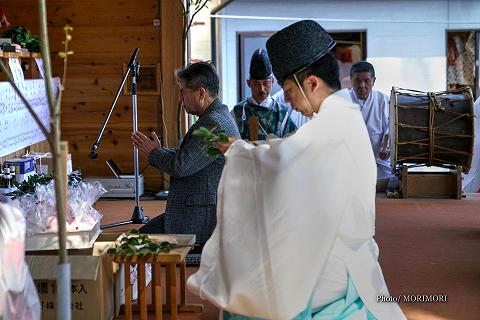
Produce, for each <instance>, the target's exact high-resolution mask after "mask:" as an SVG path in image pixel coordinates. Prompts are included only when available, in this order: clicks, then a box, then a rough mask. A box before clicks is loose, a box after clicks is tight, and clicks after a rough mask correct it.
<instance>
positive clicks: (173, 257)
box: [114, 235, 203, 320]
mask: <svg viewBox="0 0 480 320" xmlns="http://www.w3.org/2000/svg"><path fill="white" fill-rule="evenodd" d="M153 237H154V235H152V236H151V238H153ZM175 238H176V239H177V241H178V244H179V245H193V244H194V243H195V235H175ZM189 250H190V247H184V248H176V249H174V250H172V251H170V252H169V253H160V254H158V255H156V256H152V257H147V258H145V257H138V256H136V255H134V256H132V257H125V256H121V255H114V261H115V262H117V263H119V264H122V265H123V266H124V270H125V272H124V275H125V308H124V311H125V320H131V319H132V311H139V312H140V319H141V320H147V317H148V311H154V312H155V318H154V319H155V320H161V319H162V312H163V311H167V312H170V314H171V316H170V319H172V320H175V319H177V313H178V312H203V305H201V304H187V303H186V299H185V296H186V292H185V290H186V289H185V284H186V282H185V269H186V267H185V257H186V256H187V253H188V251H189ZM147 263H150V264H151V265H152V282H151V285H152V288H151V289H152V299H151V301H152V304H150V305H147V294H146V292H147V290H146V285H145V278H146V274H145V265H146V264H147ZM132 264H136V265H137V272H138V280H137V288H138V303H137V304H136V305H132V283H131V281H130V272H128V271H129V270H130V265H132ZM162 267H164V268H165V271H166V272H165V273H166V275H165V294H166V297H165V298H166V304H165V305H163V304H162V285H161V283H162V281H161V268H162ZM177 268H179V271H180V273H179V278H180V303H177Z"/></svg>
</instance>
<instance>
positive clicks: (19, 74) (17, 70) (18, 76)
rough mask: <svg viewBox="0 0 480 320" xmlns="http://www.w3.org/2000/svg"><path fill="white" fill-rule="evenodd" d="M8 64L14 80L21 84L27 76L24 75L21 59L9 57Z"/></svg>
mask: <svg viewBox="0 0 480 320" xmlns="http://www.w3.org/2000/svg"><path fill="white" fill-rule="evenodd" d="M8 66H9V67H10V72H11V73H12V77H13V81H15V83H16V84H17V85H19V84H21V83H22V82H23V81H24V80H25V78H24V76H23V71H22V66H21V65H20V59H18V58H8Z"/></svg>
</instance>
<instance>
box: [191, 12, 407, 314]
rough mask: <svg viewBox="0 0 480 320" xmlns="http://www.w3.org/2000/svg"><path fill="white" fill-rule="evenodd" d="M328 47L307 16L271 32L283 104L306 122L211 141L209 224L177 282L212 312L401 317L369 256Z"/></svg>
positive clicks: (356, 162) (354, 108) (352, 107)
mask: <svg viewBox="0 0 480 320" xmlns="http://www.w3.org/2000/svg"><path fill="white" fill-rule="evenodd" d="M334 46H335V42H334V41H333V39H332V38H331V36H330V35H329V34H328V33H327V32H326V31H325V30H324V29H323V28H322V27H321V26H320V25H319V24H318V23H316V22H315V21H311V20H304V21H300V22H297V23H294V24H292V25H290V26H288V27H287V28H285V29H282V30H280V31H279V32H277V33H275V34H274V35H273V36H272V37H270V39H268V41H267V50H268V53H269V56H270V60H271V63H272V67H273V72H274V74H275V77H276V78H277V79H278V81H279V82H280V83H281V84H282V87H283V90H284V91H285V97H286V100H287V101H290V102H291V103H292V106H293V107H294V108H295V109H296V110H298V111H300V112H301V113H303V114H304V115H306V116H309V117H312V119H311V120H310V121H309V122H307V123H306V124H304V125H303V126H302V127H301V128H300V129H299V130H298V131H297V132H296V133H295V134H293V135H291V136H289V137H287V138H285V139H275V140H271V141H269V142H267V143H266V144H263V145H261V146H252V145H251V144H249V143H248V142H246V141H245V140H239V139H235V138H231V139H230V141H229V143H226V144H224V145H222V146H221V150H223V151H224V152H225V159H226V165H225V167H224V169H223V172H222V177H221V180H220V184H219V186H218V194H219V200H218V206H217V226H216V228H215V230H214V232H213V234H212V237H211V238H210V240H209V241H208V242H207V244H206V245H205V248H204V251H203V254H202V261H201V265H200V269H199V271H198V272H197V273H196V274H194V275H192V276H191V277H190V278H189V279H188V285H189V288H190V289H191V290H192V291H194V292H196V293H197V294H199V295H200V296H202V297H205V298H207V299H209V300H210V301H212V302H213V303H214V304H215V305H217V306H220V307H221V308H222V310H224V317H223V319H228V318H229V317H232V318H234V317H235V315H236V314H240V315H243V316H247V317H260V318H265V319H293V318H295V319H312V318H313V319H317V318H318V319H347V318H348V319H365V320H367V319H389V320H397V319H402V320H403V319H405V316H404V315H403V313H402V311H401V310H400V308H399V306H398V304H397V303H395V302H396V300H395V299H392V297H391V296H390V294H389V292H388V289H387V286H386V284H385V281H384V278H383V275H382V270H381V268H380V265H379V263H378V246H377V244H376V242H375V240H374V239H373V236H374V232H375V185H376V172H377V169H376V164H375V159H374V156H373V151H372V146H371V143H370V139H369V136H368V131H367V128H366V126H365V123H364V121H363V118H362V114H361V112H360V109H359V106H358V105H357V104H354V103H353V102H352V100H351V98H350V95H349V92H348V90H346V89H344V90H340V81H339V76H338V65H337V62H336V60H335V57H334V56H333V54H332V53H331V50H332V49H333V48H334ZM225 150H226V151H225ZM386 301H388V302H389V303H385V302H386ZM382 302H383V303H382ZM239 319H240V318H239ZM242 319H243V318H242Z"/></svg>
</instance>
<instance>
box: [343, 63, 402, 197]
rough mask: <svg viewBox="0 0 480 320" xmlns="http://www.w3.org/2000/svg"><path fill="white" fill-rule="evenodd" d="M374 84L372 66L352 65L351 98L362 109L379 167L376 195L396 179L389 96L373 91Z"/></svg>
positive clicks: (364, 64)
mask: <svg viewBox="0 0 480 320" xmlns="http://www.w3.org/2000/svg"><path fill="white" fill-rule="evenodd" d="M375 80H376V78H375V69H374V68H373V65H372V64H370V63H369V62H367V61H359V62H356V63H354V64H353V65H352V68H351V69H350V81H351V83H352V88H350V89H349V91H350V96H351V97H352V101H353V102H354V103H357V104H358V105H359V106H360V111H361V112H362V116H363V119H364V120H365V124H366V125H367V130H368V135H369V136H370V142H371V143H372V148H373V153H374V156H375V162H376V163H377V191H385V188H386V186H387V183H388V180H389V179H391V178H392V177H393V174H392V169H391V164H390V150H389V146H388V136H389V110H390V109H389V108H390V107H389V98H388V96H387V95H386V94H384V93H383V92H380V91H378V90H375V89H373V85H374V84H375Z"/></svg>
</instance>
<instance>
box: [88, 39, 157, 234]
mask: <svg viewBox="0 0 480 320" xmlns="http://www.w3.org/2000/svg"><path fill="white" fill-rule="evenodd" d="M138 51H139V49H138V48H135V50H134V51H133V54H132V57H131V58H130V61H129V62H128V67H127V70H126V72H125V74H124V75H123V79H122V82H121V83H120V86H119V87H118V90H117V93H116V95H115V98H114V99H113V102H112V105H111V107H110V111H109V112H108V114H107V117H106V118H105V120H104V121H103V125H102V127H101V128H100V132H99V133H98V135H97V139H96V140H95V143H94V144H93V146H92V149H91V150H90V154H89V158H90V159H92V160H93V159H96V158H98V153H97V148H98V147H99V145H100V139H101V138H102V135H103V132H104V131H105V127H106V126H107V123H108V120H109V119H110V116H111V115H112V112H113V109H114V108H115V104H116V103H117V100H118V98H119V96H120V93H121V91H122V89H123V87H124V85H125V82H126V81H127V78H128V75H129V74H131V80H132V85H131V90H132V113H133V131H134V132H135V131H137V130H138V125H137V124H138V120H137V76H138V71H139V69H140V64H139V63H138V62H137V61H136V58H137V55H138ZM133 169H134V175H135V208H134V209H133V214H132V218H131V219H130V220H126V221H120V222H115V223H109V224H104V225H101V226H100V228H101V229H107V228H113V227H118V226H123V225H126V224H144V223H146V222H147V221H148V220H149V218H148V217H146V216H144V214H143V208H142V207H141V206H140V194H139V193H138V190H139V189H140V188H139V182H138V176H139V172H138V171H139V166H138V149H137V147H135V146H134V147H133Z"/></svg>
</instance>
